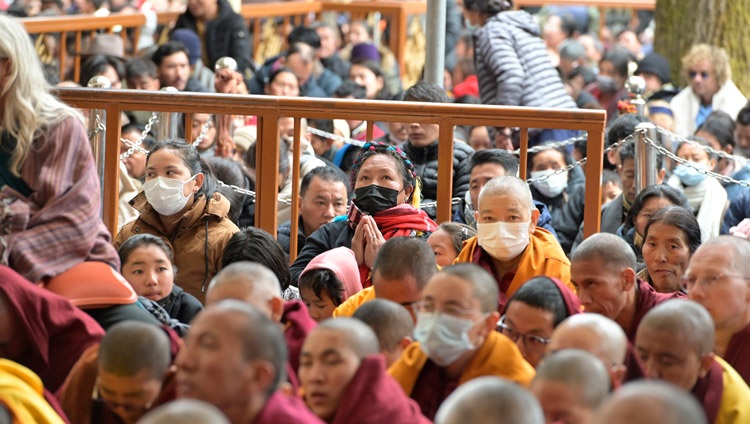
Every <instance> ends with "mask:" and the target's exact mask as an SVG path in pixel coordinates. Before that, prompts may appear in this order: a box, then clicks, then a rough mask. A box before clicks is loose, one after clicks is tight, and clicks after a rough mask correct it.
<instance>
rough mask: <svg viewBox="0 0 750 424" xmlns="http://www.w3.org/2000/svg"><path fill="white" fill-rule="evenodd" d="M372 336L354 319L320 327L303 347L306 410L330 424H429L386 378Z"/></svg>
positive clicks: (337, 319) (384, 369) (408, 399)
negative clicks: (308, 409) (307, 408)
mask: <svg viewBox="0 0 750 424" xmlns="http://www.w3.org/2000/svg"><path fill="white" fill-rule="evenodd" d="M379 353H380V346H379V345H378V339H377V337H376V336H375V333H374V332H373V331H372V330H371V329H370V327H368V326H367V325H366V324H365V323H363V322H361V321H359V320H356V319H353V318H335V319H329V320H326V321H323V322H321V323H320V325H319V326H318V327H316V328H315V329H314V330H312V331H311V332H310V334H309V335H308V336H307V340H305V344H304V345H303V346H302V358H301V363H300V372H299V376H300V382H301V383H302V390H303V392H304V394H305V402H306V403H307V406H308V407H309V408H310V409H311V410H312V411H313V412H314V413H315V414H316V415H317V416H318V417H320V418H321V419H322V420H324V421H325V422H327V423H333V424H347V423H354V422H356V423H358V424H381V423H416V424H419V423H425V424H426V423H429V422H430V421H429V420H428V419H427V418H425V417H424V416H423V415H422V413H421V412H420V410H419V406H418V405H417V403H416V402H414V400H412V399H410V398H409V397H408V396H406V394H405V393H404V392H403V391H402V390H401V388H400V387H399V385H398V383H396V382H395V381H394V380H393V378H392V377H391V376H390V375H388V373H387V372H386V367H385V360H384V358H383V357H382V356H381V355H380V354H379Z"/></svg>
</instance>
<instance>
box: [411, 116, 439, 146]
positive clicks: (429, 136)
mask: <svg viewBox="0 0 750 424" xmlns="http://www.w3.org/2000/svg"><path fill="white" fill-rule="evenodd" d="M407 132H408V134H409V143H410V144H411V145H412V146H414V147H427V146H429V145H430V144H432V143H434V142H435V141H437V139H438V135H439V134H440V126H439V125H437V124H420V123H418V122H412V123H411V124H409V127H407Z"/></svg>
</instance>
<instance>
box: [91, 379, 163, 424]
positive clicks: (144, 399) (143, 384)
mask: <svg viewBox="0 0 750 424" xmlns="http://www.w3.org/2000/svg"><path fill="white" fill-rule="evenodd" d="M161 386H162V380H159V379H155V378H152V377H151V376H150V375H149V373H148V370H145V369H144V370H141V371H140V372H139V373H137V374H135V375H134V376H130V377H124V376H119V375H116V374H112V373H108V372H106V371H105V370H103V369H102V368H101V367H99V396H101V398H102V400H103V401H104V403H105V404H106V405H107V407H108V408H109V409H110V410H111V411H112V412H114V413H115V414H117V416H118V417H120V419H122V420H123V421H124V422H125V423H126V424H133V423H135V422H136V421H138V419H140V418H141V416H143V414H145V413H146V412H147V411H148V410H149V409H150V408H151V405H152V404H153V403H154V401H155V400H156V398H157V396H159V392H160V391H161Z"/></svg>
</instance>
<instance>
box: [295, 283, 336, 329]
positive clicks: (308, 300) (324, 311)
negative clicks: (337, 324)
mask: <svg viewBox="0 0 750 424" xmlns="http://www.w3.org/2000/svg"><path fill="white" fill-rule="evenodd" d="M299 294H300V297H301V298H302V302H303V303H304V304H305V306H307V310H308V311H309V312H310V317H311V318H312V319H314V320H315V321H316V322H320V321H323V320H324V319H328V318H332V317H333V310H334V309H336V306H337V305H336V304H334V303H333V300H332V299H331V296H329V295H328V293H326V292H325V291H324V290H321V292H320V296H317V295H316V294H315V291H314V290H313V289H312V288H311V287H310V286H306V287H304V288H301V289H300V290H299Z"/></svg>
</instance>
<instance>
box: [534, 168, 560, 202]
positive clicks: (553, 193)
mask: <svg viewBox="0 0 750 424" xmlns="http://www.w3.org/2000/svg"><path fill="white" fill-rule="evenodd" d="M554 172H555V170H554V169H545V170H544V171H531V173H530V176H531V179H532V180H535V179H537V178H541V177H544V176H545V175H549V176H550V177H549V178H547V179H545V180H543V181H534V182H532V183H531V184H532V185H533V186H534V188H536V189H537V190H539V192H540V193H542V195H543V196H546V197H549V198H553V197H557V196H558V195H559V194H560V193H562V192H563V190H565V188H566V187H568V171H565V172H561V173H559V174H555V173H554Z"/></svg>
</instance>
